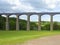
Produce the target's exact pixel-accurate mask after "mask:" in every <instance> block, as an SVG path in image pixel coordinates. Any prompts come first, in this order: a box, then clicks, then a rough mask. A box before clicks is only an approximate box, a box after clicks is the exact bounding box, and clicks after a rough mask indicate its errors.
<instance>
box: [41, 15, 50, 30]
mask: <svg viewBox="0 0 60 45" xmlns="http://www.w3.org/2000/svg"><path fill="white" fill-rule="evenodd" d="M41 21H42V23H41V24H42V25H41V29H42V30H50V15H49V14H44V15H42V16H41ZM46 21H47V22H46ZM44 27H45V28H44ZM47 27H48V28H47Z"/></svg>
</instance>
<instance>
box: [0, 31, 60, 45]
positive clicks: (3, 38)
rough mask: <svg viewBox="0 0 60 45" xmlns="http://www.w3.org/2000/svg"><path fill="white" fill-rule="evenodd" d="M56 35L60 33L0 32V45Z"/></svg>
mask: <svg viewBox="0 0 60 45" xmlns="http://www.w3.org/2000/svg"><path fill="white" fill-rule="evenodd" d="M58 34H60V31H0V45H6V44H13V45H14V44H18V43H23V42H25V41H27V40H31V39H35V38H39V37H43V36H51V35H58Z"/></svg>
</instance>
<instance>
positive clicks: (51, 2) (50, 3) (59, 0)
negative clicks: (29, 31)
mask: <svg viewBox="0 0 60 45" xmlns="http://www.w3.org/2000/svg"><path fill="white" fill-rule="evenodd" d="M5 12H15V13H16V12H60V0H0V13H5ZM21 18H22V19H26V16H21ZM37 19H38V16H35V15H33V16H31V21H37ZM53 19H54V21H60V20H59V19H60V16H59V15H57V16H54V18H53ZM42 20H46V21H49V20H50V16H49V15H47V16H46V15H44V16H42Z"/></svg>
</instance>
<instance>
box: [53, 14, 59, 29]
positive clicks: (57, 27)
mask: <svg viewBox="0 0 60 45" xmlns="http://www.w3.org/2000/svg"><path fill="white" fill-rule="evenodd" d="M53 21H54V23H53V24H54V25H53V29H54V30H60V24H59V23H60V14H55V15H54V16H53ZM57 22H59V23H57ZM56 25H57V26H56Z"/></svg>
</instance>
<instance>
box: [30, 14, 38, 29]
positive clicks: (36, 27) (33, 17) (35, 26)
mask: <svg viewBox="0 0 60 45" xmlns="http://www.w3.org/2000/svg"><path fill="white" fill-rule="evenodd" d="M32 19H33V20H34V21H33V20H32ZM32 21H33V22H32ZM30 22H32V23H34V22H35V24H34V25H31V24H30V29H31V28H33V29H31V30H38V15H37V14H33V15H31V16H30ZM32 26H34V27H32Z"/></svg>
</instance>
